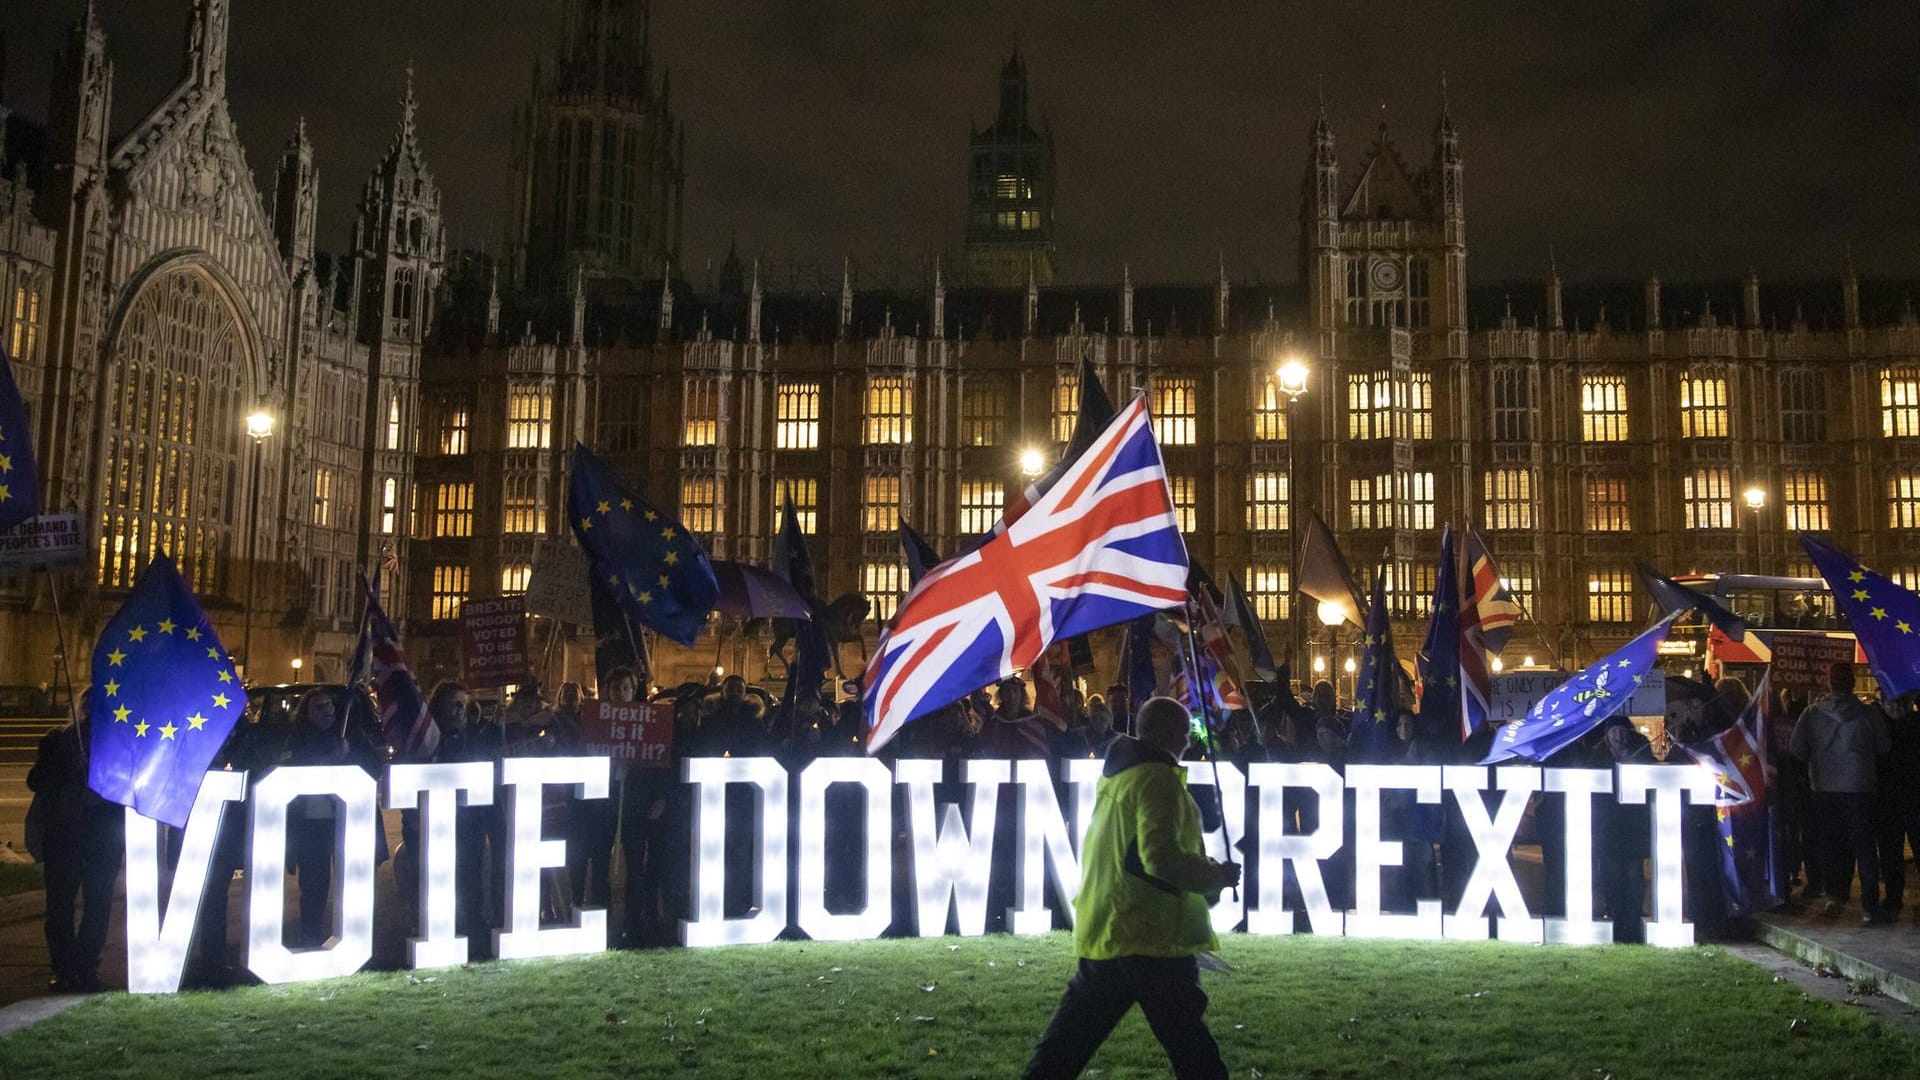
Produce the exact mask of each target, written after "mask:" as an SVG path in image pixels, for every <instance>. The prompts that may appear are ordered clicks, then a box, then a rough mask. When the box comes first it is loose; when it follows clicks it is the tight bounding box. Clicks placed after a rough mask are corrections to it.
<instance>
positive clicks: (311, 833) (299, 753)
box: [287, 687, 349, 949]
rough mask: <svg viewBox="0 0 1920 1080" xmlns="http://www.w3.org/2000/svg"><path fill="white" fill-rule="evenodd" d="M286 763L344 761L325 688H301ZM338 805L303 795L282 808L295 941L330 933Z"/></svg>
mask: <svg viewBox="0 0 1920 1080" xmlns="http://www.w3.org/2000/svg"><path fill="white" fill-rule="evenodd" d="M293 724H294V728H293V734H292V736H291V737H289V738H288V740H287V764H288V765H344V764H347V762H348V760H349V754H348V752H347V738H346V732H345V726H344V725H343V723H342V720H341V717H340V713H339V707H338V703H337V702H336V701H335V700H334V692H333V690H332V689H330V688H326V687H321V688H316V689H313V690H309V691H307V692H306V693H305V694H304V695H302V696H301V698H300V704H299V705H298V706H297V707H296V708H295V709H294V713H293ZM339 810H340V805H339V802H338V801H337V800H335V799H333V798H330V797H325V796H317V795H303V796H301V797H300V798H298V799H295V800H294V802H293V805H292V806H290V807H288V810H287V850H288V855H289V858H288V865H289V868H290V869H291V870H292V871H293V873H294V875H295V876H296V877H298V878H299V879H300V923H299V934H298V938H297V944H298V945H300V946H302V947H305V948H310V949H311V948H319V947H320V946H322V945H325V944H326V942H327V939H328V938H329V937H331V936H332V934H331V933H330V929H331V926H330V924H329V922H328V920H327V908H328V900H329V899H330V898H331V896H332V891H333V864H334V860H335V859H337V858H338V857H339V855H340V824H339V820H338V815H339Z"/></svg>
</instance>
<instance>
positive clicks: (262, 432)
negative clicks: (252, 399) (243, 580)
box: [240, 409, 273, 673]
mask: <svg viewBox="0 0 1920 1080" xmlns="http://www.w3.org/2000/svg"><path fill="white" fill-rule="evenodd" d="M272 436H273V414H272V413H270V412H268V411H267V410H265V409H255V410H254V411H252V412H250V413H248V414H247V437H248V438H250V439H252V440H253V482H252V484H251V485H249V487H250V489H251V490H250V492H249V494H248V496H247V610H246V614H245V616H244V619H245V621H244V623H243V624H242V625H243V627H244V629H242V631H241V633H240V655H241V657H242V661H241V664H242V667H243V669H244V670H246V671H247V672H249V673H251V672H252V670H253V599H254V585H255V581H256V579H257V578H258V577H259V572H258V570H259V562H260V560H259V551H260V471H261V461H262V459H263V458H264V457H265V454H264V452H263V451H262V444H264V443H265V442H266V441H267V440H268V439H269V438H271V437H272Z"/></svg>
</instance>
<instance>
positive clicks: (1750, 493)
mask: <svg viewBox="0 0 1920 1080" xmlns="http://www.w3.org/2000/svg"><path fill="white" fill-rule="evenodd" d="M1741 498H1743V499H1745V500H1746V501H1747V509H1748V510H1751V511H1753V571H1754V573H1756V574H1757V573H1759V572H1760V571H1761V570H1762V569H1763V567H1762V566H1761V565H1760V512H1761V511H1762V510H1765V509H1766V508H1767V489H1766V488H1763V487H1761V486H1760V485H1758V484H1755V485H1753V486H1752V487H1749V488H1748V489H1747V490H1745V491H1743V492H1741Z"/></svg>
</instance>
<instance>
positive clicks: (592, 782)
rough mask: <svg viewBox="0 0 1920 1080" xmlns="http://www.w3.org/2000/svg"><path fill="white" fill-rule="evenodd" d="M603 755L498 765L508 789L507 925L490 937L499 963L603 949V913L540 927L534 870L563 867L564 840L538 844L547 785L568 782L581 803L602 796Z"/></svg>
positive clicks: (577, 914) (584, 911)
mask: <svg viewBox="0 0 1920 1080" xmlns="http://www.w3.org/2000/svg"><path fill="white" fill-rule="evenodd" d="M608 772H609V769H608V759H607V758H605V757H551V758H545V757H542V758H508V759H507V760H505V761H503V762H501V763H500V782H501V783H502V784H504V785H506V786H507V787H510V788H512V789H513V813H512V816H511V818H510V819H509V821H508V826H509V828H510V829H511V830H512V832H513V838H512V839H511V840H510V841H508V843H507V926H508V929H506V930H496V931H494V934H493V941H494V952H495V954H496V955H498V956H499V957H500V959H502V960H517V959H524V958H526V957H532V956H570V955H574V954H577V953H596V952H601V951H604V950H605V949H606V947H607V913H606V911H604V910H602V909H600V908H591V909H589V908H580V907H576V908H574V909H573V925H572V926H558V927H552V928H550V929H546V930H542V929H541V928H540V872H541V871H542V870H545V869H547V868H549V867H559V868H564V867H565V866H566V865H567V842H566V841H565V840H543V839H541V836H540V807H541V798H542V796H543V795H544V794H545V789H546V788H547V787H548V786H550V785H556V786H557V785H561V784H571V785H573V787H574V793H575V794H576V795H577V796H578V797H579V798H582V799H604V798H606V797H607V776H608Z"/></svg>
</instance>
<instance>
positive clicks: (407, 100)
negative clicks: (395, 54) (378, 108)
mask: <svg viewBox="0 0 1920 1080" xmlns="http://www.w3.org/2000/svg"><path fill="white" fill-rule="evenodd" d="M419 108H420V103H419V101H417V100H416V99H415V98H414V96H413V61H412V60H408V61H407V92H406V95H405V96H404V97H402V98H401V99H400V137H401V138H403V139H409V140H411V139H412V138H413V134H414V116H415V114H416V113H417V112H418V111H419Z"/></svg>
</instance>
